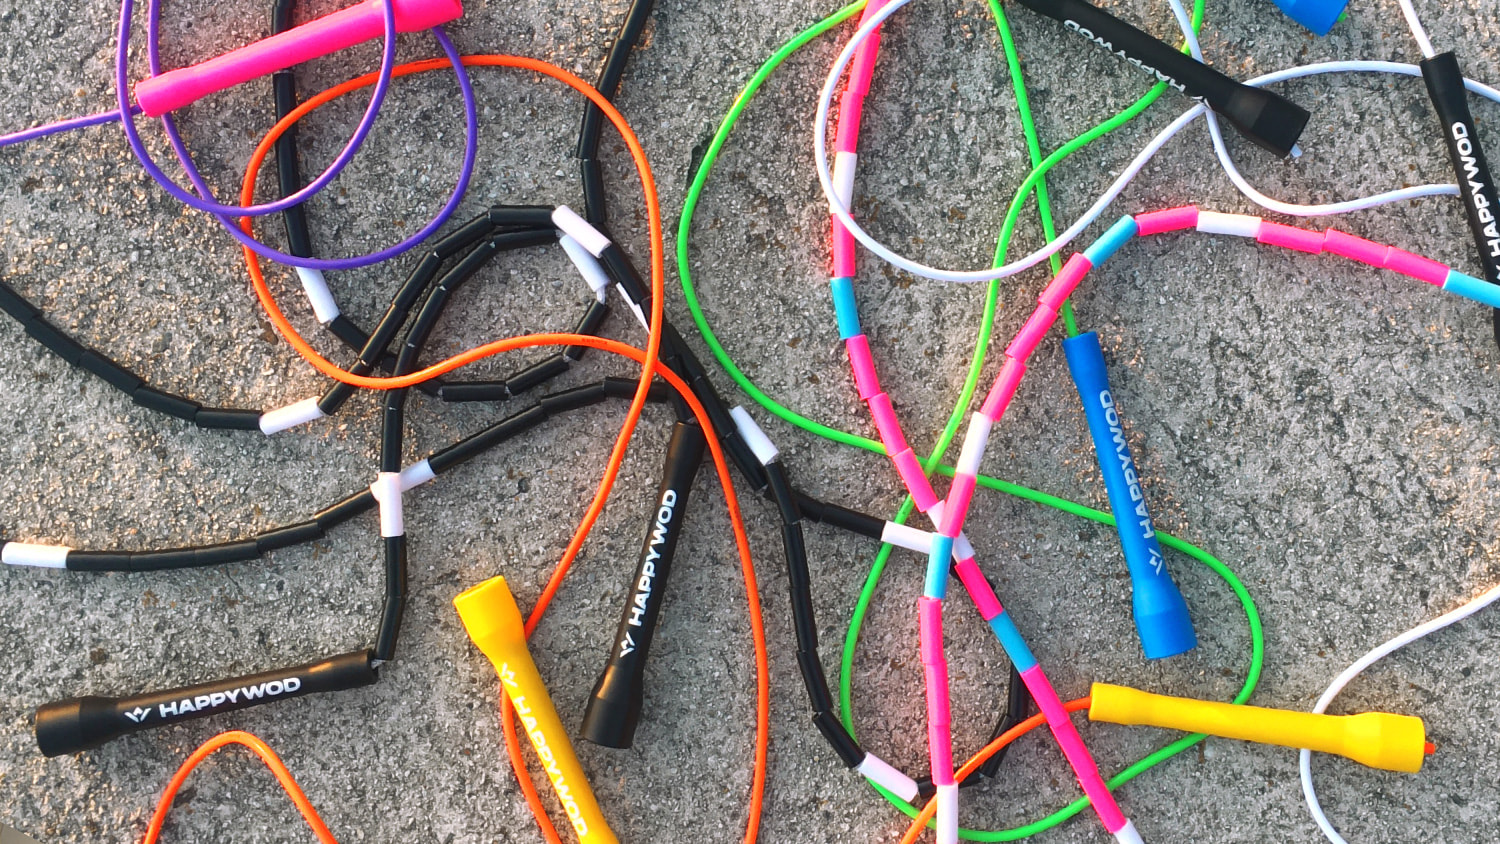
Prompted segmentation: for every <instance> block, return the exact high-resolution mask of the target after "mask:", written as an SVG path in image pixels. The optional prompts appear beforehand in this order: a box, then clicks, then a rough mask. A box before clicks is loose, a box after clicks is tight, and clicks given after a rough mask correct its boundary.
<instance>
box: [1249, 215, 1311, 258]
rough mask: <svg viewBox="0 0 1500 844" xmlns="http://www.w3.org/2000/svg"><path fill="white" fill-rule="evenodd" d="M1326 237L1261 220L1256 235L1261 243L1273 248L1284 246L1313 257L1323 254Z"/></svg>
mask: <svg viewBox="0 0 1500 844" xmlns="http://www.w3.org/2000/svg"><path fill="white" fill-rule="evenodd" d="M1325 237H1326V235H1325V234H1324V233H1323V232H1310V231H1308V230H1307V229H1299V228H1297V227H1295V226H1284V225H1282V224H1281V223H1272V222H1269V221H1267V220H1261V222H1260V231H1259V232H1257V233H1256V235H1255V239H1256V240H1258V241H1260V242H1261V243H1265V244H1269V245H1271V246H1282V247H1285V248H1287V249H1295V250H1296V251H1298V252H1308V253H1311V254H1313V255H1319V254H1322V252H1323V244H1324V239H1325Z"/></svg>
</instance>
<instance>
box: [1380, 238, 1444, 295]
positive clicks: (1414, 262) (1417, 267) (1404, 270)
mask: <svg viewBox="0 0 1500 844" xmlns="http://www.w3.org/2000/svg"><path fill="white" fill-rule="evenodd" d="M1385 266H1386V268H1387V269H1392V270H1395V271H1396V272H1398V273H1401V274H1402V275H1409V276H1411V277H1412V278H1414V279H1417V280H1418V281H1425V282H1427V283H1428V284H1436V285H1437V286H1439V287H1442V286H1443V283H1444V282H1446V281H1447V280H1448V265H1447V264H1442V263H1439V262H1437V261H1434V260H1432V259H1431V258H1423V257H1422V256H1421V255H1413V254H1411V253H1410V252H1407V251H1405V250H1402V249H1397V248H1396V247H1394V246H1392V247H1391V251H1390V254H1388V255H1386V256H1385Z"/></svg>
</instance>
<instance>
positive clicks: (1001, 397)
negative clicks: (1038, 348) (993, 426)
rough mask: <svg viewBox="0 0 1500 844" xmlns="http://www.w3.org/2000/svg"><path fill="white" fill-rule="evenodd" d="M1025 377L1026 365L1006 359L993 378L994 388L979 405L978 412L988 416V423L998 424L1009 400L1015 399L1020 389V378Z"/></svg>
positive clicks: (1008, 404) (1013, 359)
mask: <svg viewBox="0 0 1500 844" xmlns="http://www.w3.org/2000/svg"><path fill="white" fill-rule="evenodd" d="M1025 375H1026V364H1024V363H1022V362H1021V361H1019V360H1016V359H1015V358H1006V359H1005V364H1004V365H1003V366H1001V367H1000V372H999V374H997V375H996V376H995V386H993V387H991V388H990V392H989V395H987V396H985V397H984V404H983V405H980V407H979V412H980V413H983V414H984V415H985V416H988V417H989V418H990V421H992V422H999V421H1000V417H1002V416H1004V415H1005V409H1006V408H1007V407H1010V400H1011V399H1013V398H1015V397H1016V390H1017V389H1018V388H1020V386H1021V378H1022V377H1024V376H1025Z"/></svg>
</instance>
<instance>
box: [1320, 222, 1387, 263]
mask: <svg viewBox="0 0 1500 844" xmlns="http://www.w3.org/2000/svg"><path fill="white" fill-rule="evenodd" d="M1323 248H1324V249H1327V250H1328V251H1329V252H1332V253H1333V254H1335V255H1342V256H1344V257H1345V258H1352V259H1353V260H1356V261H1359V262H1360V263H1362V264H1369V265H1370V266H1372V267H1384V266H1385V257H1386V255H1387V254H1388V253H1389V252H1390V251H1391V248H1390V247H1389V246H1386V245H1385V244H1383V243H1376V242H1375V241H1373V240H1365V239H1364V238H1362V237H1355V236H1354V235H1352V234H1345V233H1343V232H1341V231H1339V230H1338V229H1329V230H1328V231H1326V232H1324V233H1323Z"/></svg>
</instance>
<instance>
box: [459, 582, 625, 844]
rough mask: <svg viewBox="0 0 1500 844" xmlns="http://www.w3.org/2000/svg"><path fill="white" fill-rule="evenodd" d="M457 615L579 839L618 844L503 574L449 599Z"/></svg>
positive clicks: (592, 843) (586, 842)
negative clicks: (530, 646) (502, 692)
mask: <svg viewBox="0 0 1500 844" xmlns="http://www.w3.org/2000/svg"><path fill="white" fill-rule="evenodd" d="M453 606H455V607H457V608H458V617H459V618H460V619H462V620H463V623H464V629H465V630H467V631H469V638H470V639H472V640H473V642H474V644H475V645H476V646H478V647H479V650H481V651H483V652H484V655H485V656H487V657H489V660H490V663H491V664H493V665H494V666H495V672H496V673H497V674H499V675H500V685H501V686H503V687H504V689H505V695H506V697H508V698H510V703H511V706H513V707H515V710H516V717H517V718H519V719H520V721H521V726H522V727H523V728H524V729H525V730H526V737H527V738H529V739H531V746H532V748H533V749H535V750H536V755H537V758H538V759H539V760H541V763H542V767H543V768H544V769H546V771H547V778H548V779H550V780H552V787H553V789H555V790H556V791H557V799H558V800H559V801H560V802H561V803H562V806H563V811H565V812H567V814H568V821H569V823H571V824H572V825H573V831H574V832H576V833H578V840H579V841H580V842H582V844H618V842H619V839H617V838H615V834H614V833H613V832H612V831H610V828H609V824H607V823H605V821H604V813H603V812H601V811H599V801H598V800H596V799H595V798H594V792H593V789H591V788H589V782H588V779H587V778H586V777H585V776H584V775H583V767H582V766H581V765H579V764H578V757H577V756H576V755H574V753H573V744H572V742H570V741H569V740H568V734H567V731H566V730H564V729H563V725H562V719H560V718H558V717H557V709H556V708H554V707H553V706H552V698H551V696H550V695H548V694H547V687H546V685H545V684H543V683H542V675H541V672H539V671H537V668H536V663H535V662H533V661H532V659H531V651H530V650H528V649H527V647H526V632H525V627H524V625H523V624H522V622H521V608H520V607H518V606H517V605H516V599H515V597H514V596H513V595H511V594H510V587H508V586H506V585H505V578H503V577H495V578H491V579H489V580H486V581H485V582H483V583H481V584H479V585H478V586H475V587H474V588H472V589H469V590H468V591H466V592H464V593H463V594H461V595H459V596H458V597H457V598H454V599H453Z"/></svg>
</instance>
